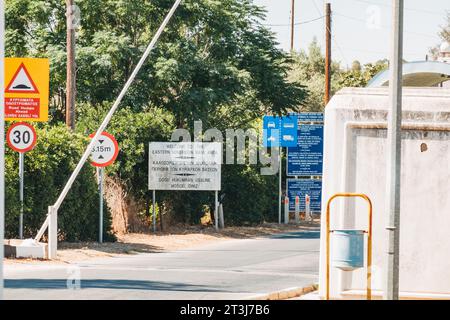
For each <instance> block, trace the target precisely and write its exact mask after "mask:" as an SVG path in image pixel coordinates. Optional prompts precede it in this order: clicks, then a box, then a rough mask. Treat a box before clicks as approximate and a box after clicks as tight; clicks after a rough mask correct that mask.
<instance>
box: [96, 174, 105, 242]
mask: <svg viewBox="0 0 450 320" xmlns="http://www.w3.org/2000/svg"><path fill="white" fill-rule="evenodd" d="M104 174H105V168H100V170H99V176H98V193H99V195H100V218H99V219H100V220H99V224H98V225H99V227H98V242H100V243H103V177H104Z"/></svg>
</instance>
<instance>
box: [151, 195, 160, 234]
mask: <svg viewBox="0 0 450 320" xmlns="http://www.w3.org/2000/svg"><path fill="white" fill-rule="evenodd" d="M152 207H153V208H152V215H153V233H156V190H153V199H152ZM159 214H160V216H161V211H160V212H159Z"/></svg>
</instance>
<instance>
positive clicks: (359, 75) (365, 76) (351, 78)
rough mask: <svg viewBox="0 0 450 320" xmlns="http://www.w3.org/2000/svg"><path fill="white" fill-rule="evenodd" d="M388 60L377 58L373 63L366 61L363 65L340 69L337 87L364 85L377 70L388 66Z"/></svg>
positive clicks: (379, 70)
mask: <svg viewBox="0 0 450 320" xmlns="http://www.w3.org/2000/svg"><path fill="white" fill-rule="evenodd" d="M388 65H389V62H388V61H387V60H386V59H385V60H379V61H377V62H375V63H367V64H365V65H364V67H362V68H360V69H359V70H358V69H354V68H352V69H350V70H346V71H341V73H340V76H339V80H338V85H339V87H341V88H342V87H365V86H367V84H368V83H369V81H370V80H372V78H373V77H374V76H375V75H377V74H378V73H379V72H381V71H383V70H385V69H387V68H388Z"/></svg>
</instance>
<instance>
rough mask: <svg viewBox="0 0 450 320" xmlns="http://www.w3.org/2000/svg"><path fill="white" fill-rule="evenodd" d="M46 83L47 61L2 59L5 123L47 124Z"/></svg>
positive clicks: (48, 68) (47, 75)
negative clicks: (3, 66)
mask: <svg viewBox="0 0 450 320" xmlns="http://www.w3.org/2000/svg"><path fill="white" fill-rule="evenodd" d="M49 79H50V65H49V60H48V59H38V58H6V59H5V84H6V86H5V100H4V101H5V117H6V120H22V121H41V122H43V121H47V120H48V97H49V83H50V80H49Z"/></svg>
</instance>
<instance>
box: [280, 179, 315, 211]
mask: <svg viewBox="0 0 450 320" xmlns="http://www.w3.org/2000/svg"><path fill="white" fill-rule="evenodd" d="M286 190H287V194H288V197H289V210H291V211H294V210H295V197H296V196H299V197H300V211H302V212H305V196H306V195H309V196H310V199H311V203H310V208H311V211H313V212H321V208H322V180H311V179H287V182H286Z"/></svg>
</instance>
